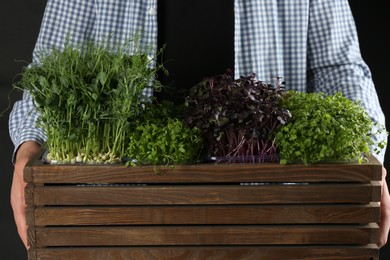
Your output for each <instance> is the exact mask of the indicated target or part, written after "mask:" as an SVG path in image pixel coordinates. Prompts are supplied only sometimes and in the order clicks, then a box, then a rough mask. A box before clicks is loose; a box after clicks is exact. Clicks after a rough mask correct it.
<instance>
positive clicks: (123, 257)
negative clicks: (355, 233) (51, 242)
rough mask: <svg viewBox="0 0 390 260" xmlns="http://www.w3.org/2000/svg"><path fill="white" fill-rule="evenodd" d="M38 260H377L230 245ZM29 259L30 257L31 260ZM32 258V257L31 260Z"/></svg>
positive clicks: (341, 250) (369, 253) (57, 254)
mask: <svg viewBox="0 0 390 260" xmlns="http://www.w3.org/2000/svg"><path fill="white" fill-rule="evenodd" d="M37 257H38V259H40V260H133V259H134V260H139V259H150V260H165V259H191V260H197V259H214V260H237V259H240V260H275V259H278V260H279V259H283V260H292V259H294V260H297V259H300V260H313V259H316V260H331V259H333V260H378V259H379V255H378V248H377V246H376V245H369V246H362V247H356V246H344V247H341V246H295V247H291V246H274V247H272V246H256V247H254V246H230V247H227V246H226V247H221V246H216V247H210V246H208V247H204V246H200V247H130V248H122V247H119V248H118V247H87V248H66V249H58V248H45V249H41V250H39V251H38V252H37ZM31 259H32V258H31ZM34 259H36V258H34Z"/></svg>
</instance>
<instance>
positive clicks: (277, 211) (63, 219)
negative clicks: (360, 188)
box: [35, 203, 380, 226]
mask: <svg viewBox="0 0 390 260" xmlns="http://www.w3.org/2000/svg"><path fill="white" fill-rule="evenodd" d="M379 218H380V206H379V204H378V203H375V204H374V203H373V204H369V205H304V206H299V205H259V206H258V205H244V206H240V205H238V206H210V207H208V206H181V207H178V206H164V207H162V206H150V207H142V206H132V207H112V206H108V207H70V206H69V207H42V208H36V210H35V219H36V220H35V221H36V225H37V226H53V225H54V226H67V225H68V226H76V225H173V224H175V225H199V224H208V225H209V224H222V225H226V224H299V223H301V224H320V223H325V224H331V223H334V224H355V223H359V224H367V223H373V222H379Z"/></svg>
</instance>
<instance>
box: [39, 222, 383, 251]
mask: <svg viewBox="0 0 390 260" xmlns="http://www.w3.org/2000/svg"><path fill="white" fill-rule="evenodd" d="M35 236H36V243H37V244H39V245H40V246H42V247H46V246H129V245H132V246H144V245H148V246H159V245H166V246H169V245H186V246H188V245H193V246H199V245H273V244H277V245H291V244H294V245H308V244H315V245H320V244H324V245H337V244H344V245H365V244H371V243H374V242H376V241H377V239H378V237H379V227H378V225H376V224H372V225H343V226H340V225H337V226H333V225H326V226H316V225H304V226H294V225H292V226H290V225H283V226H272V225H267V226H262V225H250V226H247V225H229V226H216V225H214V226H213V225H210V226H203V225H198V226H179V225H178V226H125V227H110V226H104V227H65V228H60V227H58V228H51V227H47V228H36V233H35Z"/></svg>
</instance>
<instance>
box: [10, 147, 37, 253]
mask: <svg viewBox="0 0 390 260" xmlns="http://www.w3.org/2000/svg"><path fill="white" fill-rule="evenodd" d="M39 151H40V146H39V144H38V143H36V142H33V141H28V142H25V143H23V144H22V145H21V146H20V147H19V149H18V152H17V154H16V160H15V168H14V176H13V180H12V187H11V206H12V210H13V213H14V219H15V223H16V227H17V229H18V233H19V236H20V238H21V239H22V241H23V244H24V245H25V247H26V249H28V248H29V246H28V245H27V228H28V226H27V224H26V203H25V199H24V188H25V187H26V183H25V182H24V180H23V169H24V166H25V165H26V164H27V162H28V161H29V160H30V159H32V158H33V157H35V156H37V154H38V153H39Z"/></svg>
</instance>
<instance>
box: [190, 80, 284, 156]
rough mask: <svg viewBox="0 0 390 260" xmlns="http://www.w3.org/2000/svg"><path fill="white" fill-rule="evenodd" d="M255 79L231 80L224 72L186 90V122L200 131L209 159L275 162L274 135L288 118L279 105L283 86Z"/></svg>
mask: <svg viewBox="0 0 390 260" xmlns="http://www.w3.org/2000/svg"><path fill="white" fill-rule="evenodd" d="M255 76H256V75H255V74H251V75H249V76H246V77H244V76H242V77H240V78H238V79H233V78H232V75H231V74H230V73H225V74H223V75H217V76H213V77H209V78H206V79H204V80H203V81H201V82H200V83H199V84H197V85H195V86H194V87H193V88H192V89H190V92H189V95H188V96H187V98H186V105H187V107H188V111H189V112H188V116H187V123H188V124H189V125H190V126H193V127H197V128H199V129H200V130H201V131H202V133H203V135H204V138H205V147H206V148H207V151H206V153H207V155H208V156H209V157H229V158H232V159H234V158H238V157H240V158H250V160H251V161H252V160H256V161H257V162H259V161H260V162H261V161H264V159H266V158H273V160H277V156H276V153H277V148H276V145H275V142H274V138H275V136H274V135H275V133H276V130H277V129H278V128H279V127H281V126H282V125H284V124H286V123H287V122H288V121H289V119H290V114H289V112H288V111H287V110H286V109H284V108H283V107H282V106H281V101H282V97H283V95H284V86H283V85H276V86H273V85H271V84H265V83H263V82H261V81H258V80H256V79H255ZM254 158H258V159H254ZM234 160H235V159H234ZM244 160H245V159H244ZM267 160H268V159H267ZM235 161H236V160H235Z"/></svg>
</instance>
